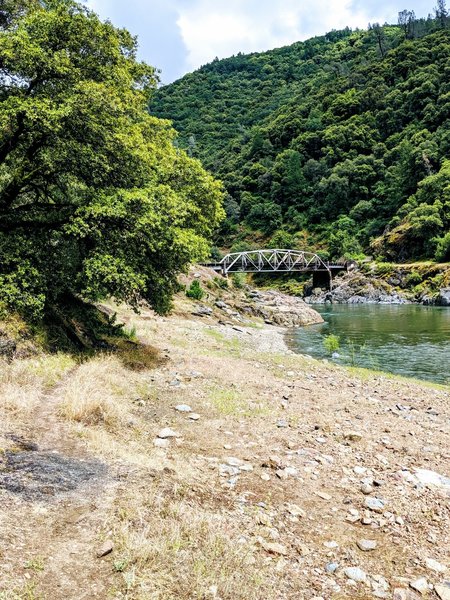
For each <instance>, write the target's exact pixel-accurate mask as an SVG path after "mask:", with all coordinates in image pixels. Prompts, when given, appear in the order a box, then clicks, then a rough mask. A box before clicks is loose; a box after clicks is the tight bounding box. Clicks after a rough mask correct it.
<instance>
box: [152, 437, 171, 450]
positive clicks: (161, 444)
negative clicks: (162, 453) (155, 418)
mask: <svg viewBox="0 0 450 600" xmlns="http://www.w3.org/2000/svg"><path fill="white" fill-rule="evenodd" d="M153 445H154V446H155V448H168V447H169V446H170V441H169V439H161V438H156V439H154V440H153Z"/></svg>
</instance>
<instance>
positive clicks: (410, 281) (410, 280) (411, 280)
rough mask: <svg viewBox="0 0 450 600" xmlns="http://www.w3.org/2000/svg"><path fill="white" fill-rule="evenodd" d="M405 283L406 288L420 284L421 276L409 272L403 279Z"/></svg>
mask: <svg viewBox="0 0 450 600" xmlns="http://www.w3.org/2000/svg"><path fill="white" fill-rule="evenodd" d="M405 283H406V285H407V286H408V287H411V286H415V285H418V284H420V283H422V275H421V274H420V273H418V272H417V271H411V273H409V275H407V276H406V278H405Z"/></svg>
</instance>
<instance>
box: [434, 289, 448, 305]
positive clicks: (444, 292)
mask: <svg viewBox="0 0 450 600" xmlns="http://www.w3.org/2000/svg"><path fill="white" fill-rule="evenodd" d="M435 302H436V304H437V305H438V306H450V288H448V287H447V288H441V289H440V290H439V293H438V295H437V297H436V301H435Z"/></svg>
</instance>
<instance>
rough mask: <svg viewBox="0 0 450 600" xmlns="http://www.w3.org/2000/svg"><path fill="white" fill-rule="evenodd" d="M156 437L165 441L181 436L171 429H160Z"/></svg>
mask: <svg viewBox="0 0 450 600" xmlns="http://www.w3.org/2000/svg"><path fill="white" fill-rule="evenodd" d="M158 437H159V438H161V439H163V440H165V439H167V438H177V437H181V435H180V434H179V433H177V432H176V431H174V430H173V429H170V427H165V428H164V429H161V431H160V432H159V433H158Z"/></svg>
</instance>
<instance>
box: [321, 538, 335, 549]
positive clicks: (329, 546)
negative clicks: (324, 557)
mask: <svg viewBox="0 0 450 600" xmlns="http://www.w3.org/2000/svg"><path fill="white" fill-rule="evenodd" d="M323 545H324V546H325V548H328V549H329V550H334V549H335V548H339V544H338V543H337V542H335V541H334V540H331V542H324V543H323Z"/></svg>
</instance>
